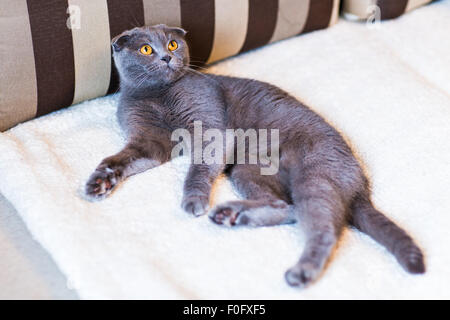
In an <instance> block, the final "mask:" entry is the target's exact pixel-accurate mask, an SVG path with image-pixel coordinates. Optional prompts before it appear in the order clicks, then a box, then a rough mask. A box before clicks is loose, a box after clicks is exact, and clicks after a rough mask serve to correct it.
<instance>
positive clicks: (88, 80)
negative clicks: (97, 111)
mask: <svg viewBox="0 0 450 320" xmlns="http://www.w3.org/2000/svg"><path fill="white" fill-rule="evenodd" d="M69 5H70V6H71V7H69V12H70V17H71V19H72V22H73V25H72V39H73V51H74V52H73V54H74V63H75V93H74V97H73V104H75V103H78V102H80V101H83V100H87V99H92V98H95V97H98V96H103V95H105V94H106V93H107V92H108V87H109V80H110V76H111V49H110V35H109V18H108V7H107V4H106V0H95V1H92V0H69ZM72 6H73V7H72Z"/></svg>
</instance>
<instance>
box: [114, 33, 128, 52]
mask: <svg viewBox="0 0 450 320" xmlns="http://www.w3.org/2000/svg"><path fill="white" fill-rule="evenodd" d="M130 38H131V36H130V34H129V33H128V31H125V32H122V33H121V34H119V35H117V36H115V37H114V38H113V39H112V40H111V45H112V47H113V50H114V51H120V50H122V49H123V47H124V46H125V44H126V43H127V42H128V40H130Z"/></svg>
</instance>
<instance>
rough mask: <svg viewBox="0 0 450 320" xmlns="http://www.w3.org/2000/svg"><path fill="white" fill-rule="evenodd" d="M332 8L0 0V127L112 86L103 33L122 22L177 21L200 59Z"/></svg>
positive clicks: (265, 39)
mask: <svg viewBox="0 0 450 320" xmlns="http://www.w3.org/2000/svg"><path fill="white" fill-rule="evenodd" d="M338 8H339V0H127V1H124V0H94V1H93V0H40V1H36V0H14V1H11V0H0V70H1V71H0V131H3V130H6V129H8V128H10V127H12V126H14V125H15V124H17V123H19V122H22V121H25V120H28V119H32V118H34V117H37V116H41V115H44V114H47V113H50V112H52V111H55V110H58V109H61V108H63V107H66V106H70V105H72V104H74V103H77V102H80V101H83V100H86V99H91V98H95V97H99V96H102V95H105V94H107V93H111V92H115V91H116V90H117V89H118V79H117V71H116V70H115V68H114V66H113V64H112V61H111V51H110V50H111V49H110V39H111V38H113V37H114V36H116V35H117V34H119V33H121V32H122V31H124V30H126V29H130V28H133V27H136V26H142V25H153V24H157V23H166V24H168V25H171V26H181V27H183V28H185V29H186V30H188V31H189V33H188V35H187V40H188V42H189V43H190V47H191V57H192V62H193V63H196V64H204V63H210V62H213V61H217V60H220V59H223V58H225V57H229V56H232V55H235V54H238V53H240V52H243V51H247V50H250V49H253V48H256V47H258V46H262V45H264V44H266V43H269V42H272V41H277V40H280V39H284V38H287V37H291V36H295V35H297V34H300V33H304V32H308V31H313V30H317V29H322V28H326V27H328V26H330V25H331V24H333V23H334V22H335V21H336V20H337V16H338ZM68 26H69V27H68Z"/></svg>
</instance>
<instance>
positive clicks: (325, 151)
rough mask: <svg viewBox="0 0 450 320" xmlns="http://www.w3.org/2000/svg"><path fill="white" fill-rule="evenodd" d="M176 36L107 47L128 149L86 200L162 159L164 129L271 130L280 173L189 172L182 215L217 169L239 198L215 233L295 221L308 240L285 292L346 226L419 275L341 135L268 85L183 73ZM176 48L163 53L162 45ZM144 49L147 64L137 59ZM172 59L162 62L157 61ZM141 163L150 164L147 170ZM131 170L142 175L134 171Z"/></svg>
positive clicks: (141, 37)
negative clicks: (148, 50)
mask: <svg viewBox="0 0 450 320" xmlns="http://www.w3.org/2000/svg"><path fill="white" fill-rule="evenodd" d="M184 34H185V32H184V31H183V30H182V29H179V28H169V27H167V26H165V25H157V26H154V27H144V28H135V29H133V30H130V31H126V32H125V33H123V34H121V35H119V36H118V37H116V38H115V39H113V48H114V60H115V63H116V66H117V68H118V70H119V74H120V77H121V95H120V101H119V108H118V119H119V123H120V125H121V126H122V128H123V130H124V131H125V132H126V133H127V135H128V144H127V145H126V146H125V148H124V149H123V150H122V151H121V152H119V153H118V154H116V155H114V156H112V157H109V158H106V159H105V160H103V161H102V163H101V164H100V165H99V167H98V168H97V169H96V171H95V172H94V173H93V175H92V176H91V178H90V179H89V181H88V183H87V186H86V193H87V194H88V195H90V196H91V197H93V198H102V197H104V196H106V195H108V194H109V193H110V192H111V190H112V189H113V188H114V187H115V185H117V183H118V182H120V181H122V180H124V179H125V178H126V176H128V175H130V174H132V173H135V171H136V170H132V169H131V168H133V167H136V164H137V162H138V161H139V163H140V164H143V163H144V164H148V168H150V167H153V166H154V165H156V164H159V163H164V162H166V161H169V160H170V154H171V150H172V147H173V146H174V143H173V142H171V140H170V136H171V133H172V131H173V130H175V129H178V128H185V129H188V130H190V131H191V130H192V127H193V122H194V120H201V121H202V122H203V128H204V129H208V128H217V129H219V130H221V131H223V130H225V129H226V128H242V129H244V130H245V129H248V128H255V129H259V128H263V129H279V134H280V168H279V172H278V173H277V174H276V175H273V176H263V175H260V170H259V169H260V165H259V164H253V165H248V164H242V165H233V166H228V167H227V168H225V167H224V166H223V165H209V166H208V165H206V164H192V165H191V167H190V169H189V173H188V175H187V178H186V181H185V184H184V195H183V199H182V201H181V203H182V207H183V208H184V209H185V210H186V211H187V212H189V213H191V214H193V215H195V216H198V215H201V214H204V213H205V212H206V211H207V210H208V202H209V196H210V192H211V185H212V183H213V182H214V180H215V179H216V178H217V176H218V175H219V174H220V173H222V172H223V171H224V170H226V172H227V173H228V174H229V175H230V178H231V180H232V182H233V183H234V185H235V187H236V188H237V190H238V191H239V192H240V193H241V194H242V195H243V196H244V197H245V198H246V200H243V201H234V202H229V203H225V204H221V205H219V206H218V207H216V208H214V209H213V210H212V211H211V212H210V218H211V219H212V220H213V221H214V222H215V223H218V224H221V225H227V226H231V227H235V226H238V225H248V226H263V225H276V224H282V223H291V222H295V221H296V220H299V221H301V223H302V225H303V227H304V230H305V232H306V236H307V241H306V246H305V249H304V252H303V254H302V256H301V257H300V259H299V261H298V263H297V264H296V265H295V266H293V267H292V268H291V269H290V270H288V272H287V273H286V280H287V281H288V283H289V284H291V285H294V286H301V287H303V286H306V285H308V284H310V283H311V282H313V281H314V280H315V279H316V278H317V277H318V276H319V275H320V273H321V271H322V270H323V267H324V265H325V263H326V261H327V259H328V258H329V256H330V253H331V252H332V250H333V248H334V247H335V244H336V242H337V240H338V238H339V236H340V234H341V231H342V229H343V227H344V226H345V225H346V224H348V223H350V224H352V225H354V226H355V227H356V228H358V229H359V230H361V231H362V232H365V233H367V234H369V235H370V236H371V237H373V238H374V239H375V240H377V241H378V242H380V243H381V244H382V245H384V246H385V247H386V248H387V249H388V250H389V251H390V252H392V253H393V254H394V255H395V257H396V258H397V260H398V261H399V262H400V264H401V265H402V266H403V267H404V268H405V269H406V270H407V271H409V272H411V273H423V272H424V271H425V266H424V262H423V255H422V253H421V251H420V249H419V248H418V247H417V246H416V244H415V243H414V242H413V240H412V239H411V237H410V236H408V235H407V233H406V232H405V231H403V230H402V229H401V228H399V227H398V226H397V225H395V224H394V223H393V222H392V221H391V220H389V219H388V218H387V217H386V216H384V215H383V214H382V213H380V212H379V211H377V210H376V209H375V208H374V207H373V205H372V203H371V200H370V189H369V183H368V180H367V178H366V177H365V175H364V173H363V171H362V170H361V167H360V165H359V163H358V162H357V160H356V159H355V157H354V155H353V153H352V151H351V150H350V148H349V146H348V145H347V144H346V143H345V141H344V139H343V138H342V137H341V135H340V134H339V133H338V132H337V131H336V130H335V129H334V128H333V127H331V126H330V125H329V124H328V123H327V122H326V121H325V120H324V119H323V118H321V117H320V116H319V115H318V114H316V113H315V112H313V111H312V110H311V109H309V108H308V107H307V106H305V105H304V104H302V103H301V102H299V101H298V100H296V99H295V98H293V97H291V96H290V95H289V94H287V93H286V92H284V91H282V90H281V89H279V88H277V87H275V86H273V85H270V84H268V83H264V82H260V81H256V80H250V79H242V78H234V77H226V76H218V75H205V74H202V73H199V72H197V71H194V70H192V69H190V68H189V66H190V65H189V54H188V46H187V44H186V42H185V41H184ZM172 39H174V40H176V41H177V42H178V44H179V47H178V49H177V50H175V51H173V52H170V51H169V50H168V49H167V44H168V42H169V41H170V40H172ZM144 44H150V45H151V46H152V47H153V49H154V52H153V54H152V55H151V56H144V55H141V54H140V53H139V48H140V47H141V46H142V45H144ZM167 55H168V56H170V57H171V60H170V62H169V63H167V60H168V59H167V58H165V59H164V60H162V58H164V57H166V56H167ZM143 159H151V160H152V161H151V162H148V161H144V160H143ZM137 167H139V170H137V171H142V170H144V169H146V168H147V166H144V168H143V167H142V166H141V165H139V166H137Z"/></svg>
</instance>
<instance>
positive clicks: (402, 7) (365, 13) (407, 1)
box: [343, 0, 434, 20]
mask: <svg viewBox="0 0 450 320" xmlns="http://www.w3.org/2000/svg"><path fill="white" fill-rule="evenodd" d="M432 1H434V0H343V11H344V13H346V14H349V16H347V17H356V18H357V19H369V18H375V16H374V14H375V15H377V14H378V13H377V12H376V11H378V10H379V11H378V12H379V15H380V19H381V20H387V19H393V18H397V17H399V16H401V15H402V14H404V13H406V12H408V11H411V10H413V9H415V8H418V7H420V6H422V5H425V4H427V3H430V2H432ZM374 8H376V9H374Z"/></svg>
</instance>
